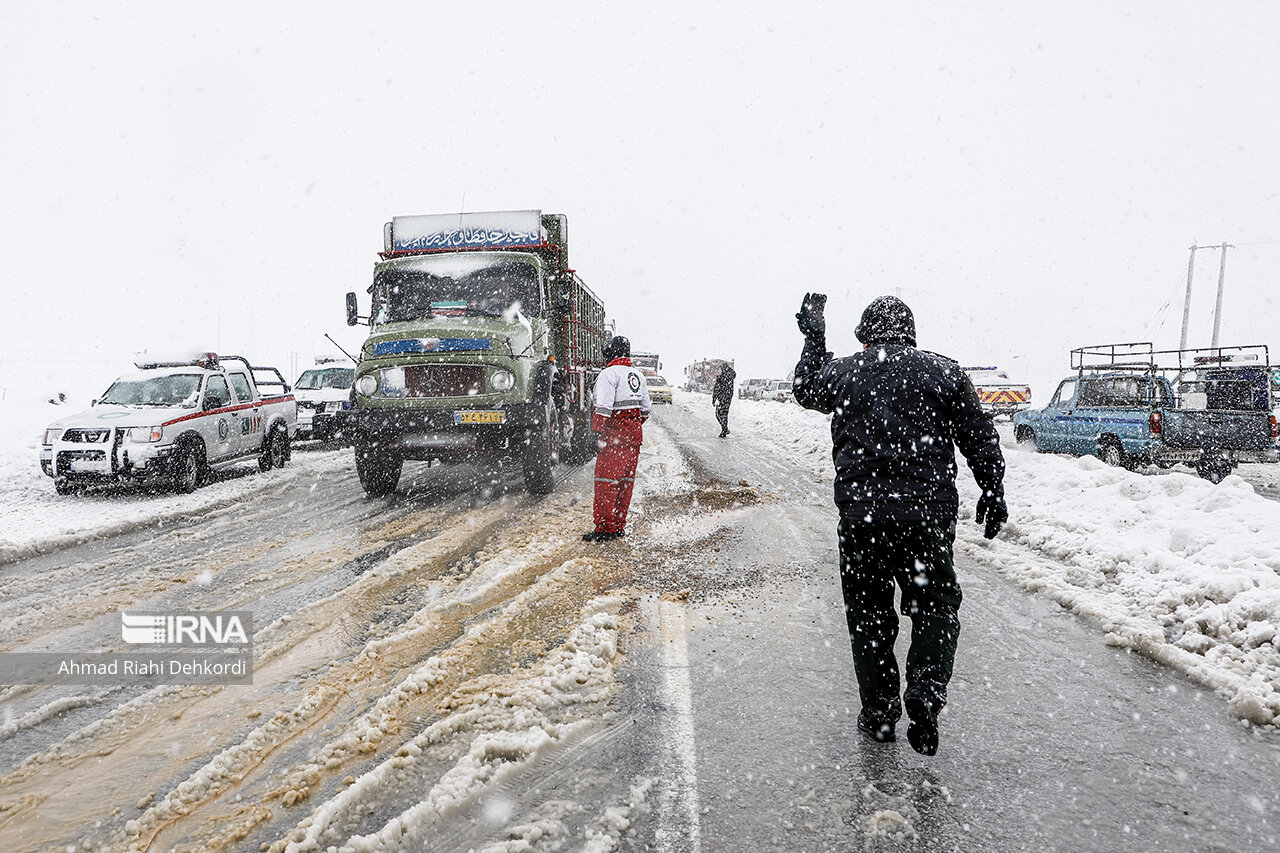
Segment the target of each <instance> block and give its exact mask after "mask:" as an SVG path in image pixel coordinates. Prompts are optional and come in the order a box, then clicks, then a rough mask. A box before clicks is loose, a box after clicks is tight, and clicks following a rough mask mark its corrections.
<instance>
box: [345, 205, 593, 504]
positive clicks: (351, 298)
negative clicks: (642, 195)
mask: <svg viewBox="0 0 1280 853" xmlns="http://www.w3.org/2000/svg"><path fill="white" fill-rule="evenodd" d="M368 292H369V293H370V294H371V296H372V304H371V307H370V311H369V316H368V317H362V316H360V314H359V301H358V299H357V297H356V294H355V293H348V294H347V324H348V325H352V326H354V325H357V324H359V323H361V322H366V323H368V325H369V337H368V338H367V339H366V340H365V342H364V344H363V346H362V347H361V349H360V357H359V364H358V365H357V366H356V372H355V387H354V395H353V397H354V409H353V410H352V414H353V415H354V418H353V421H352V420H349V421H348V423H349V424H352V423H353V425H354V436H353V438H354V445H355V454H356V470H357V472H358V473H359V476H360V483H361V485H362V486H363V487H364V490H365V492H367V493H368V494H369V495H371V496H381V495H386V494H389V493H391V492H393V491H394V490H395V488H396V486H397V484H398V483H399V481H400V473H401V470H402V468H403V464H404V462H405V460H418V461H432V460H437V461H441V462H457V461H479V462H482V463H487V464H489V465H490V467H492V466H496V465H498V464H501V463H503V462H518V463H519V465H520V466H521V468H522V469H523V473H524V481H525V485H526V487H527V488H528V490H529V491H530V492H532V493H535V494H546V493H548V492H550V491H551V490H552V488H553V487H554V484H555V480H554V476H553V469H554V466H555V465H556V464H557V463H558V462H559V461H560V460H561V458H564V459H565V460H566V461H573V462H581V461H586V460H587V459H588V458H590V457H591V456H592V455H594V454H595V452H596V436H595V434H594V433H592V432H591V429H590V425H591V412H592V407H593V403H592V391H593V389H594V387H595V379H596V376H597V375H598V373H599V372H600V370H601V369H602V368H603V367H604V360H603V348H604V344H605V339H606V337H607V334H608V333H607V331H606V328H605V312H604V305H603V303H602V302H601V301H600V299H599V298H598V297H597V296H596V295H595V294H594V293H592V292H591V290H590V289H589V288H588V287H587V286H586V284H585V283H583V281H582V279H581V278H580V277H579V276H578V275H577V273H576V272H574V270H573V269H572V268H571V267H570V266H569V241H568V220H567V219H566V217H564V216H563V215H560V214H544V213H542V212H541V211H537V210H521V211H499V212H486V213H454V214H435V215H426V216H398V217H395V218H393V219H392V220H391V221H390V222H388V223H387V224H386V226H385V228H384V232H383V251H382V252H381V253H380V260H379V261H377V262H376V263H375V264H374V267H373V283H372V284H371V285H370V287H369V291H368Z"/></svg>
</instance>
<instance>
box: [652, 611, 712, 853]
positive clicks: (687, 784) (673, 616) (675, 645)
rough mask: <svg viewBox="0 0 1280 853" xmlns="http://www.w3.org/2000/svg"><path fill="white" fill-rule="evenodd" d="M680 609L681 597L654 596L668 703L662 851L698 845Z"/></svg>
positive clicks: (686, 851) (692, 849) (680, 852)
mask: <svg viewBox="0 0 1280 853" xmlns="http://www.w3.org/2000/svg"><path fill="white" fill-rule="evenodd" d="M685 610H686V606H685V604H684V603H682V602H677V601H663V600H661V599H660V600H659V601H658V607H657V611H658V612H657V616H658V624H659V628H660V632H661V633H660V636H661V643H662V687H661V698H662V702H663V704H664V705H665V706H666V708H667V715H668V719H667V723H668V725H667V726H666V731H667V736H668V738H667V755H668V758H669V762H670V765H671V766H670V775H669V777H668V778H667V780H666V784H665V785H663V789H662V805H661V810H660V817H659V821H658V831H657V842H658V850H659V851H663V853H699V851H701V849H702V832H701V827H700V825H699V823H698V816H699V811H700V809H699V807H698V762H697V758H698V753H697V749H696V746H695V743H694V738H693V691H692V687H691V684H690V680H689V647H688V643H687V637H688V628H687V627H686V625H685Z"/></svg>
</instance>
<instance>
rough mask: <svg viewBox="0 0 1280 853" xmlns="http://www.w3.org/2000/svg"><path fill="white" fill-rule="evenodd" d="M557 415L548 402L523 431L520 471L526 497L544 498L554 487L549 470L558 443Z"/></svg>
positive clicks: (553, 462) (557, 448) (552, 464)
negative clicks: (526, 493)
mask: <svg viewBox="0 0 1280 853" xmlns="http://www.w3.org/2000/svg"><path fill="white" fill-rule="evenodd" d="M557 415H558V412H557V411H556V409H555V406H554V405H553V404H552V403H551V402H548V403H547V407H546V410H545V411H544V412H542V414H541V415H540V416H539V418H538V423H536V424H535V425H534V426H532V427H530V428H529V429H528V430H526V431H525V436H524V452H523V453H522V454H521V459H520V461H521V467H523V468H524V487H525V488H526V489H528V490H529V493H530V494H534V495H547V494H550V493H551V490H552V489H553V488H555V478H554V477H553V476H552V468H553V467H554V465H555V462H556V455H557V453H558V451H559V444H560V442H559V441H557V439H558V438H559V437H560V435H559V434H560V430H559V429H558V428H557V426H556V417H557Z"/></svg>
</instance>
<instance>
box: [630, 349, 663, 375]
mask: <svg viewBox="0 0 1280 853" xmlns="http://www.w3.org/2000/svg"><path fill="white" fill-rule="evenodd" d="M631 366H632V367H634V368H635V369H636V370H638V371H640V374H641V375H642V376H657V375H658V371H659V370H661V369H662V361H661V360H660V359H659V358H658V354H657V353H656V352H635V351H634V350H633V351H632V353H631Z"/></svg>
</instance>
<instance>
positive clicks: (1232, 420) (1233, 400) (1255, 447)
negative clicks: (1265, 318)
mask: <svg viewBox="0 0 1280 853" xmlns="http://www.w3.org/2000/svg"><path fill="white" fill-rule="evenodd" d="M1071 355H1072V367H1073V368H1074V369H1075V371H1076V373H1075V375H1074V376H1068V377H1067V378H1066V379H1063V380H1062V382H1060V383H1059V385H1058V389H1057V391H1056V392H1055V393H1054V395H1053V397H1052V399H1051V400H1050V402H1049V405H1047V406H1045V407H1044V408H1043V409H1035V410H1025V411H1022V412H1018V413H1017V414H1015V415H1014V417H1013V423H1014V437H1015V438H1016V439H1017V441H1018V442H1019V443H1020V444H1023V445H1027V446H1030V447H1032V448H1034V449H1035V450H1037V451H1040V452H1046V453H1070V454H1073V455H1076V456H1087V455H1093V456H1097V457H1098V458H1099V459H1102V460H1103V461H1105V462H1107V463H1109V464H1111V465H1122V466H1124V467H1127V468H1137V467H1139V466H1141V465H1157V466H1160V467H1162V468H1169V467H1172V466H1173V465H1176V464H1178V463H1183V464H1186V465H1189V466H1191V467H1193V468H1195V470H1196V473H1198V474H1199V475H1200V476H1201V477H1204V478H1205V479H1206V480H1209V481H1210V482H1213V483H1218V482H1221V481H1222V479H1223V478H1225V477H1226V476H1227V475H1228V474H1230V473H1231V471H1232V469H1233V468H1235V466H1236V465H1238V464H1239V463H1241V462H1276V461H1278V460H1280V454H1278V453H1277V436H1278V434H1280V431H1278V430H1277V424H1276V417H1275V415H1274V414H1272V413H1271V400H1270V379H1271V367H1270V363H1269V359H1268V356H1267V349H1266V347H1262V346H1258V347H1215V348H1213V349H1212V350H1168V351H1155V350H1154V349H1153V348H1152V345H1151V344H1150V343H1137V344H1106V345H1103V346H1095V347H1082V348H1080V349H1076V350H1072V351H1071Z"/></svg>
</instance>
